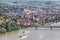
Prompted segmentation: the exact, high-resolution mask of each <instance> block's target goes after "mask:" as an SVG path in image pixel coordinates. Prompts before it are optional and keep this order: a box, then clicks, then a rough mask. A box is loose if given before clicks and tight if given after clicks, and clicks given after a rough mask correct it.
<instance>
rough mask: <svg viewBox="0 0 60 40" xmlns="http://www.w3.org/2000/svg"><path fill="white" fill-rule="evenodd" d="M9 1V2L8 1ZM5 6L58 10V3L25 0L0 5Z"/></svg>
mask: <svg viewBox="0 0 60 40" xmlns="http://www.w3.org/2000/svg"><path fill="white" fill-rule="evenodd" d="M10 1H11V0H10ZM1 4H6V5H20V6H28V7H29V6H31V7H36V8H43V9H49V10H52V9H54V10H60V1H27V0H23V1H22V0H20V1H19V0H17V1H15V0H13V1H11V2H9V3H0V5H1Z"/></svg>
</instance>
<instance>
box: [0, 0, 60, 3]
mask: <svg viewBox="0 0 60 40" xmlns="http://www.w3.org/2000/svg"><path fill="white" fill-rule="evenodd" d="M13 1H60V0H0V2H3V3H9V2H13Z"/></svg>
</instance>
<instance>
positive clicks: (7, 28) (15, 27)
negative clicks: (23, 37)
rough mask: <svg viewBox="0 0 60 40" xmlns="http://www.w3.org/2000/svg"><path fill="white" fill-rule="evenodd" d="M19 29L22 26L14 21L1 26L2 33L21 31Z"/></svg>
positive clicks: (0, 31)
mask: <svg viewBox="0 0 60 40" xmlns="http://www.w3.org/2000/svg"><path fill="white" fill-rule="evenodd" d="M19 29H20V26H18V25H17V24H16V22H14V21H12V22H6V23H3V24H0V33H6V32H10V31H14V30H19Z"/></svg>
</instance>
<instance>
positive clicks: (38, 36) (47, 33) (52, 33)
mask: <svg viewBox="0 0 60 40" xmlns="http://www.w3.org/2000/svg"><path fill="white" fill-rule="evenodd" d="M23 31H24V30H20V31H18V32H14V33H10V34H5V35H4V36H1V37H0V40H21V39H20V38H19V36H20V35H23V33H22V32H23ZM26 31H29V33H28V34H27V35H26V36H27V37H26V38H24V39H23V40H60V29H53V30H50V29H37V30H35V29H34V28H31V29H26Z"/></svg>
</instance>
